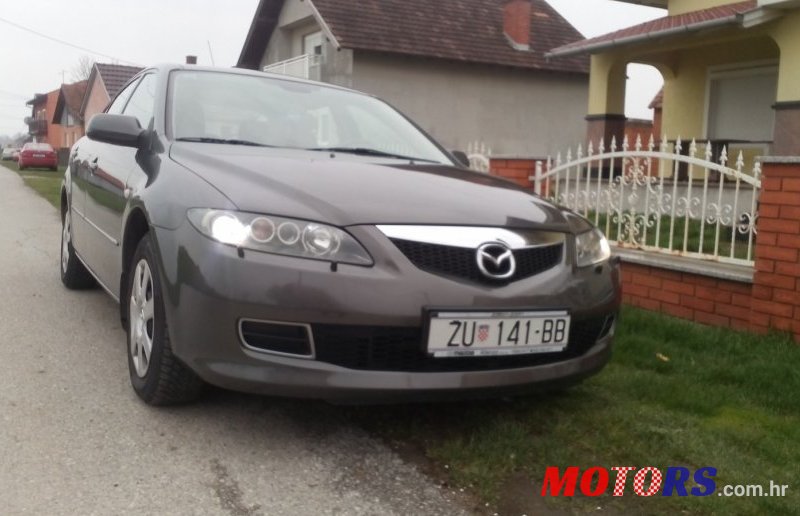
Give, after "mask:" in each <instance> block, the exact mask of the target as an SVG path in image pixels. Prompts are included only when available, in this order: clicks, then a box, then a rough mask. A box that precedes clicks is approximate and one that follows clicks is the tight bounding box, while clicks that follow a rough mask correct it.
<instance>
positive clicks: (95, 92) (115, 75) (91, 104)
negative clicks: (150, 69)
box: [79, 63, 142, 125]
mask: <svg viewBox="0 0 800 516" xmlns="http://www.w3.org/2000/svg"><path fill="white" fill-rule="evenodd" d="M141 70H142V69H141V68H139V67H136V66H123V65H117V64H106V63H95V64H94V65H93V66H92V71H91V73H90V74H89V80H88V86H87V87H86V92H85V93H84V95H83V97H82V99H81V104H80V108H79V116H80V118H81V120H83V121H84V123H85V125H88V124H89V121H90V120H91V119H92V117H93V116H94V115H96V114H97V113H102V112H103V110H105V108H106V106H108V104H109V102H111V100H112V99H113V98H114V97H116V95H117V93H119V91H120V90H121V89H122V87H123V86H125V84H126V83H127V82H128V81H129V80H130V79H131V78H132V77H133V76H134V75H136V74H137V73H139V72H140V71H141Z"/></svg>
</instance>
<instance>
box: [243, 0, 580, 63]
mask: <svg viewBox="0 0 800 516" xmlns="http://www.w3.org/2000/svg"><path fill="white" fill-rule="evenodd" d="M311 1H312V2H313V5H314V7H316V9H317V11H318V12H319V14H320V16H321V17H322V19H323V20H324V21H325V22H326V24H327V25H328V26H329V28H330V29H331V32H332V33H333V35H334V36H335V37H336V39H337V41H338V42H339V44H340V45H341V46H342V47H344V48H350V49H356V50H367V51H376V52H391V53H396V54H405V55H413V56H421V57H432V58H440V59H448V60H455V61H463V62H469V63H481V64H496V65H503V66H512V67H517V68H529V69H538V70H543V71H553V72H570V73H581V74H586V73H588V70H589V62H588V59H587V58H585V57H584V56H577V57H571V58H564V59H554V60H550V59H547V58H546V57H545V54H546V53H547V52H548V51H549V50H550V49H551V48H555V47H557V46H559V45H565V44H567V43H568V42H570V41H575V40H576V39H577V38H580V37H581V34H580V33H579V32H578V31H577V30H576V29H575V28H574V27H573V26H572V25H570V23H569V22H568V21H566V20H565V19H564V18H563V17H562V16H561V15H560V14H559V13H558V12H557V11H556V10H555V9H553V8H552V7H551V6H550V4H548V3H547V1H546V0H531V3H532V9H531V33H530V50H528V51H522V50H516V49H514V48H513V47H512V46H511V44H510V42H509V40H508V38H507V37H506V35H505V33H504V30H503V8H504V6H505V5H506V4H507V3H508V1H509V0H435V1H431V0H359V1H357V2H355V1H353V0H311ZM282 3H283V0H261V2H260V4H259V7H258V10H257V11H256V15H255V18H254V22H253V23H254V25H253V27H252V28H251V31H250V35H248V41H247V42H245V48H244V49H243V50H242V57H240V62H239V65H240V66H243V65H244V66H252V63H253V62H255V61H256V60H255V59H254V57H253V56H259V57H260V56H261V54H263V51H264V48H263V47H265V46H266V41H267V40H268V38H269V33H271V31H272V30H274V23H275V18H276V17H275V14H274V13H275V11H276V10H277V8H278V6H277V4H282ZM267 19H269V21H270V24H267V23H266V22H265V20H267ZM259 23H263V24H264V25H263V27H264V29H262V30H258V28H259V27H258V26H257V24H259ZM265 32H267V33H265ZM258 47H262V48H258Z"/></svg>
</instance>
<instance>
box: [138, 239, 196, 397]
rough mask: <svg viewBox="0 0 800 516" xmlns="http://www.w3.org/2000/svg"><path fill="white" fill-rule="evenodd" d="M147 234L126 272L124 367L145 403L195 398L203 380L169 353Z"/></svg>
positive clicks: (158, 285)
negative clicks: (126, 358)
mask: <svg viewBox="0 0 800 516" xmlns="http://www.w3.org/2000/svg"><path fill="white" fill-rule="evenodd" d="M156 263H157V262H156V255H155V252H154V251H153V244H152V240H151V238H150V235H145V236H144V238H142V240H141V241H140V242H139V245H138V246H137V248H136V252H135V253H134V256H133V260H132V262H131V265H132V266H131V269H130V274H129V275H128V288H127V299H128V301H127V302H128V322H127V330H128V370H129V373H130V377H131V385H132V386H133V390H134V391H135V392H136V394H137V395H138V396H139V397H140V398H141V399H142V400H143V401H144V402H145V403H147V404H149V405H174V404H177V403H186V402H189V401H192V400H194V399H196V398H197V396H198V395H199V394H200V392H201V390H202V387H203V381H202V380H201V379H200V377H198V376H197V375H196V374H195V373H194V372H193V371H192V370H191V369H189V368H188V367H186V365H184V364H183V363H182V362H181V361H180V360H178V358H177V357H176V356H175V355H174V354H173V353H172V347H171V346H170V340H169V332H168V331H167V321H166V317H165V313H164V303H163V299H162V295H161V280H160V279H159V277H158V274H157V271H158V268H157V265H156Z"/></svg>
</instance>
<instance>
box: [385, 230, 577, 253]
mask: <svg viewBox="0 0 800 516" xmlns="http://www.w3.org/2000/svg"><path fill="white" fill-rule="evenodd" d="M376 227H377V228H378V230H379V231H380V232H381V233H383V234H384V235H385V236H387V237H388V238H390V239H393V240H405V241H409V242H419V243H422V244H434V245H442V246H448V247H460V248H465V249H477V248H478V247H480V246H481V245H483V244H486V243H488V242H502V243H504V244H505V245H507V246H508V247H509V248H511V249H512V250H515V251H516V250H520V249H530V248H536V247H549V246H552V245H556V244H563V243H564V242H565V241H566V238H567V235H566V233H557V232H554V231H539V230H535V229H509V228H492V227H477V226H403V225H385V224H382V225H378V226H376Z"/></svg>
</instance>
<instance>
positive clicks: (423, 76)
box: [352, 51, 589, 157]
mask: <svg viewBox="0 0 800 516" xmlns="http://www.w3.org/2000/svg"><path fill="white" fill-rule="evenodd" d="M352 87H353V88H355V89H357V90H361V91H365V92H367V93H371V94H373V95H377V96H379V97H381V98H383V99H385V100H387V101H388V102H390V103H391V104H392V105H394V106H395V107H396V108H398V109H399V110H401V111H403V112H404V113H405V114H407V115H408V116H410V117H411V118H412V119H414V120H415V121H416V122H417V123H418V124H420V125H421V126H422V128H423V129H425V130H426V131H428V132H429V133H430V134H431V135H433V136H434V137H435V138H436V139H437V140H439V141H440V142H442V144H444V145H445V146H447V147H448V148H451V149H465V148H466V147H467V145H468V144H469V143H471V142H475V141H483V142H486V143H487V144H489V146H491V148H492V151H493V153H494V154H495V155H514V156H526V157H539V156H547V155H548V154H554V153H557V152H560V151H562V150H565V149H566V148H568V147H571V146H574V145H577V144H578V143H581V142H582V141H583V140H584V139H585V135H586V125H585V121H584V115H585V108H586V102H587V97H588V91H589V79H588V77H586V76H571V75H565V74H559V75H557V74H548V73H541V72H539V73H536V72H530V71H526V70H519V69H510V68H503V67H492V66H482V65H473V64H460V63H451V62H446V61H441V60H433V59H418V58H413V57H405V56H393V55H390V54H377V53H368V52H359V51H356V52H355V55H354V58H353V84H352Z"/></svg>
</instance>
